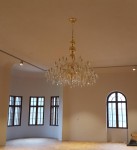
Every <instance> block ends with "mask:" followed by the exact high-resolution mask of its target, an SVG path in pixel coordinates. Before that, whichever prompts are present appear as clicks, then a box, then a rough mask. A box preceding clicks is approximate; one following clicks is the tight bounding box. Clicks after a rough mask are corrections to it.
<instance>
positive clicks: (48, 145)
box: [0, 138, 137, 150]
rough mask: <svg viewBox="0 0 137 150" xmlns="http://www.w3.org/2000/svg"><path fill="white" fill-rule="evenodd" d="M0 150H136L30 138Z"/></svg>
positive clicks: (99, 144) (17, 141)
mask: <svg viewBox="0 0 137 150" xmlns="http://www.w3.org/2000/svg"><path fill="white" fill-rule="evenodd" d="M0 150H137V146H126V144H123V143H93V142H60V141H57V140H54V139H46V138H30V139H17V140H11V141H7V143H6V146H4V147H0Z"/></svg>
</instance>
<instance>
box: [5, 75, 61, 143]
mask: <svg viewBox="0 0 137 150" xmlns="http://www.w3.org/2000/svg"><path fill="white" fill-rule="evenodd" d="M10 95H15V96H22V97H23V101H22V117H21V120H22V121H21V126H18V127H8V128H7V140H9V139H16V138H28V137H50V138H56V139H59V140H62V89H61V88H58V87H57V86H51V85H50V84H48V83H47V82H46V79H45V78H36V77H34V78H33V77H26V76H24V77H23V76H21V77H15V76H12V82H11V88H10ZM30 96H44V97H45V113H44V126H28V116H29V98H30ZM51 96H59V98H60V106H59V116H60V117H59V126H49V120H50V115H49V114H50V97H51Z"/></svg>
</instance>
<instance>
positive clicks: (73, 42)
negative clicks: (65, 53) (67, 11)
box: [69, 18, 76, 61]
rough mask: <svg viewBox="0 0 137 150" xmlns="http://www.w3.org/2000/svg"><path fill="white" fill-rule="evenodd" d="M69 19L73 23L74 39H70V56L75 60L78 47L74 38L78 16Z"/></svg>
mask: <svg viewBox="0 0 137 150" xmlns="http://www.w3.org/2000/svg"><path fill="white" fill-rule="evenodd" d="M69 21H70V22H71V24H72V40H71V41H70V43H71V46H70V48H69V50H70V57H71V59H72V61H75V52H76V48H75V40H74V23H75V22H76V18H70V19H69Z"/></svg>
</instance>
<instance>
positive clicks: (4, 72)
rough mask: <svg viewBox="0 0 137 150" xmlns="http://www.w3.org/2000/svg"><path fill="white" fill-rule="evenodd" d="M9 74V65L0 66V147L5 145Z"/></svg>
mask: <svg viewBox="0 0 137 150" xmlns="http://www.w3.org/2000/svg"><path fill="white" fill-rule="evenodd" d="M10 72H11V65H10V64H5V65H3V66H0V145H5V143H6V129H7V114H8V99H9V97H8V95H9V91H10V76H11V74H10Z"/></svg>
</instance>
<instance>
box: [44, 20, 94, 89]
mask: <svg viewBox="0 0 137 150" xmlns="http://www.w3.org/2000/svg"><path fill="white" fill-rule="evenodd" d="M69 21H70V22H71V24H72V40H71V41H70V43H71V46H70V48H69V50H70V56H69V57H62V58H59V60H58V61H56V62H55V64H54V66H53V67H52V68H50V69H49V70H48V71H47V72H46V78H47V80H48V81H49V80H50V81H51V82H52V84H57V85H62V86H66V85H68V86H70V87H77V86H80V87H83V86H89V85H93V84H94V83H96V79H97V74H96V73H95V71H94V70H93V67H92V66H91V63H90V62H89V61H87V62H84V61H83V59H82V58H81V57H79V58H76V56H75V52H76V48H75V40H74V30H73V26H74V23H75V22H76V18H70V19H69Z"/></svg>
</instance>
